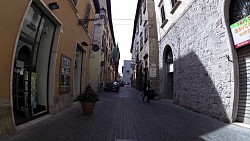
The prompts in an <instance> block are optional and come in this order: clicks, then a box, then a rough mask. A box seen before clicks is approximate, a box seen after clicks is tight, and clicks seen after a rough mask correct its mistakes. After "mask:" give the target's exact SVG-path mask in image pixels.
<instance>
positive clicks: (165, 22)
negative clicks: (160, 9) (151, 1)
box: [161, 19, 168, 28]
mask: <svg viewBox="0 0 250 141" xmlns="http://www.w3.org/2000/svg"><path fill="white" fill-rule="evenodd" d="M167 22H168V19H165V20H164V21H163V23H162V24H161V28H163V27H164V26H165V25H166V24H167Z"/></svg>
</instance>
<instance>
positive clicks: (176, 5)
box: [170, 1, 181, 14]
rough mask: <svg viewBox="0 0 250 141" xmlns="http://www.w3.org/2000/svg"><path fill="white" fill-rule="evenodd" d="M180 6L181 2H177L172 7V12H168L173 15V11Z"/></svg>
mask: <svg viewBox="0 0 250 141" xmlns="http://www.w3.org/2000/svg"><path fill="white" fill-rule="evenodd" d="M180 4H181V1H177V2H176V3H175V5H174V7H173V8H172V10H171V11H170V13H171V14H173V13H174V12H175V10H176V9H177V8H178V7H179V6H180Z"/></svg>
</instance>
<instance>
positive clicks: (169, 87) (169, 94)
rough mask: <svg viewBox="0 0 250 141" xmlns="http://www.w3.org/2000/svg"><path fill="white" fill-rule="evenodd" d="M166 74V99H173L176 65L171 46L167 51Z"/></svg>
mask: <svg viewBox="0 0 250 141" xmlns="http://www.w3.org/2000/svg"><path fill="white" fill-rule="evenodd" d="M165 54H166V55H165V75H166V82H165V87H166V99H168V100H173V85H174V84H173V83H174V81H173V80H174V75H173V73H174V65H173V53H172V50H171V47H167V51H166V53H165Z"/></svg>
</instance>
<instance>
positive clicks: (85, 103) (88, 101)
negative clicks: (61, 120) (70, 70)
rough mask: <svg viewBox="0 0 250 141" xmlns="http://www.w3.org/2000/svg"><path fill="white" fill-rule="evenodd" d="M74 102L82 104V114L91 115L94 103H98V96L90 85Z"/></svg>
mask: <svg viewBox="0 0 250 141" xmlns="http://www.w3.org/2000/svg"><path fill="white" fill-rule="evenodd" d="M76 101H80V102H81V104H82V109H83V113H84V114H87V115H91V114H93V111H94V108H95V103H96V102H97V101H99V97H98V95H97V94H96V93H95V92H94V90H93V89H92V88H91V86H90V85H88V86H87V87H86V90H85V92H84V93H82V94H80V95H79V96H78V97H77V99H76Z"/></svg>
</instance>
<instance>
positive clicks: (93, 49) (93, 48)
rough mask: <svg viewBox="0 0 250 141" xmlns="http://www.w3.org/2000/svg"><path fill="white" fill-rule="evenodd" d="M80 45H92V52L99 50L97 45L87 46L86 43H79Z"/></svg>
mask: <svg viewBox="0 0 250 141" xmlns="http://www.w3.org/2000/svg"><path fill="white" fill-rule="evenodd" d="M81 45H83V46H89V45H92V51H94V52H96V51H98V50H99V49H100V47H99V45H97V44H88V43H87V42H81Z"/></svg>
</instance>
